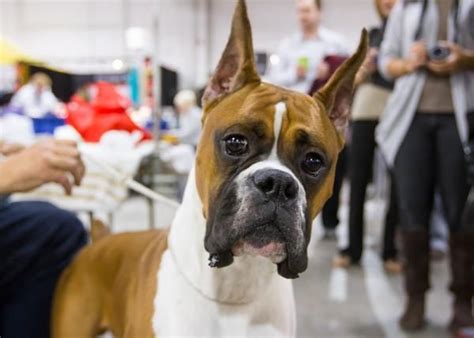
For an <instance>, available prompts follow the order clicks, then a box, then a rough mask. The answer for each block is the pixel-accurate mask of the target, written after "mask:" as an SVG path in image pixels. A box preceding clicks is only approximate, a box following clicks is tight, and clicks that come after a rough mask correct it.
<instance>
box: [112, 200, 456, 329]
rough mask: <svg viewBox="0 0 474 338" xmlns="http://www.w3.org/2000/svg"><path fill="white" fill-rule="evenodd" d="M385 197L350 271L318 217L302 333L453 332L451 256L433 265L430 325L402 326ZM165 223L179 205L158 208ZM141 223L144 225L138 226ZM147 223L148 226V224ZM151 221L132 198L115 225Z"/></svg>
mask: <svg viewBox="0 0 474 338" xmlns="http://www.w3.org/2000/svg"><path fill="white" fill-rule="evenodd" d="M383 209H384V208H383V203H381V202H377V201H375V202H374V201H372V202H370V203H368V205H367V215H368V220H369V222H368V223H369V224H368V228H369V229H368V230H369V231H368V235H367V238H366V242H367V244H366V250H365V253H364V258H363V263H362V265H361V266H360V267H357V268H352V269H350V270H348V271H345V270H341V269H333V268H332V267H331V261H332V258H333V256H334V255H335V254H336V252H337V247H338V243H337V242H336V241H324V240H321V239H320V237H321V232H322V231H321V227H320V224H319V222H318V221H317V222H316V225H315V227H314V231H313V233H314V234H313V241H312V243H311V247H310V265H309V268H308V270H307V271H306V272H305V273H304V274H303V275H302V276H301V278H300V279H298V280H296V281H295V283H294V286H295V294H296V304H297V317H298V337H311V338H329V337H332V338H382V337H387V338H441V337H446V338H448V337H450V335H449V334H448V333H447V331H446V329H445V328H446V326H447V323H448V320H449V316H450V297H449V293H448V291H447V288H446V286H447V285H448V270H447V264H446V262H445V261H444V262H441V263H434V264H433V265H432V289H431V291H430V293H429V297H428V315H427V317H428V325H427V328H426V330H425V331H423V332H421V333H419V334H416V335H408V334H405V333H403V332H401V331H400V330H399V328H398V326H397V319H398V317H399V315H400V313H401V312H402V310H403V303H404V296H403V290H402V282H401V278H400V276H388V275H386V274H385V272H384V271H383V267H382V265H381V262H380V260H379V256H378V251H379V248H378V241H377V239H378V238H379V237H380V236H379V232H380V226H379V225H380V224H381V220H382V216H383ZM156 212H157V219H158V220H159V222H158V223H159V225H160V226H165V225H167V224H169V222H170V221H171V219H172V217H173V211H172V210H168V209H157V211H156ZM340 214H341V220H342V221H341V225H340V228H339V230H338V233H339V237H340V238H341V240H340V241H339V245H342V244H343V242H344V241H343V238H344V237H345V236H344V234H345V231H347V225H346V221H345V219H346V217H345V216H346V214H347V207H346V206H343V207H342V209H341V213H340ZM137 225H141V226H137ZM144 225H145V226H144ZM146 225H147V206H146V204H145V203H144V201H143V200H142V199H141V198H132V199H131V200H129V201H128V202H126V203H125V204H124V205H123V207H122V208H120V210H119V211H118V212H117V214H116V216H115V221H114V230H115V231H125V230H140V229H143V228H146Z"/></svg>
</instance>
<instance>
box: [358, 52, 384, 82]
mask: <svg viewBox="0 0 474 338" xmlns="http://www.w3.org/2000/svg"><path fill="white" fill-rule="evenodd" d="M378 55H379V51H378V49H377V48H371V49H369V51H368V52H367V56H366V57H365V60H364V63H363V64H362V65H361V66H360V68H359V71H358V72H357V75H356V80H355V83H356V84H360V83H362V82H364V81H365V80H366V79H367V77H369V76H370V75H372V74H373V73H375V71H376V70H377V57H378Z"/></svg>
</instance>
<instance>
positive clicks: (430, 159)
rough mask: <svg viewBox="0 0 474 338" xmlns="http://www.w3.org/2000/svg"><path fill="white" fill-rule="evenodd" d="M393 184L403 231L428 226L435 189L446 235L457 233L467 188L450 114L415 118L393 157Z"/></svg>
mask: <svg viewBox="0 0 474 338" xmlns="http://www.w3.org/2000/svg"><path fill="white" fill-rule="evenodd" d="M395 181H396V185H397V193H398V197H399V209H400V223H401V226H402V227H403V229H405V230H407V231H410V230H416V229H419V228H420V227H428V226H429V224H430V216H431V211H432V207H433V196H434V192H435V189H436V187H438V188H439V192H440V195H441V200H442V204H443V209H444V215H445V217H446V221H447V223H448V226H449V229H450V232H451V233H455V232H457V231H459V230H461V225H462V223H461V215H462V211H463V209H464V205H465V202H466V198H467V193H468V185H467V180H466V171H465V162H464V153H463V148H462V144H461V141H460V138H459V134H458V129H457V126H456V120H455V116H454V114H423V113H418V114H417V115H416V116H415V118H414V120H413V122H412V125H411V126H410V129H409V130H408V133H407V135H406V136H405V139H404V141H403V143H402V145H401V147H400V149H399V151H398V154H397V158H396V161H395Z"/></svg>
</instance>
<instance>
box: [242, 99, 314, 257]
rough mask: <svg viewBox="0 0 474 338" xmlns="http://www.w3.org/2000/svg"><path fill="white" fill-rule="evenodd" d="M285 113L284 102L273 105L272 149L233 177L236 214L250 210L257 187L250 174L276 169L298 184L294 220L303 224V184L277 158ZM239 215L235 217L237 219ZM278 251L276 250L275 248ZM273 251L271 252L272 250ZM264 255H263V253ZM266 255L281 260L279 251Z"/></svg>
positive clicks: (304, 201)
mask: <svg viewBox="0 0 474 338" xmlns="http://www.w3.org/2000/svg"><path fill="white" fill-rule="evenodd" d="M286 113H287V107H286V104H285V103H284V102H280V103H278V104H276V105H275V119H274V122H273V130H274V139H275V141H274V143H273V147H272V150H271V152H270V154H269V156H268V158H267V159H266V160H263V161H260V162H256V163H254V164H253V165H251V166H250V167H248V168H247V169H245V170H244V171H242V172H241V173H240V174H239V175H238V176H237V177H236V179H235V182H236V184H237V200H238V201H239V202H238V203H240V206H239V211H238V212H237V214H245V213H246V212H247V211H248V210H251V206H252V200H251V197H250V196H251V195H252V192H254V191H255V189H258V188H257V187H256V186H255V185H254V184H252V183H250V182H251V180H252V176H253V175H254V174H255V173H256V172H257V171H261V170H278V171H281V172H284V173H286V174H288V175H290V176H291V177H292V178H293V179H294V180H295V182H296V183H297V185H298V188H299V189H298V197H297V199H298V201H297V204H298V209H299V210H298V213H297V214H296V215H295V221H296V222H297V223H298V224H302V225H303V224H304V217H305V216H304V215H305V209H306V192H305V190H304V187H303V184H302V183H301V182H300V180H299V179H298V178H297V177H296V175H295V174H294V173H293V171H292V170H291V169H290V168H288V167H287V166H285V165H284V164H283V163H282V162H281V161H280V159H279V156H278V142H279V140H280V136H281V129H282V125H283V119H284V117H285V115H286ZM239 218H240V217H237V219H239ZM295 231H301V232H302V231H303V229H302V228H301V229H299V228H296V229H295ZM240 249H242V250H241V251H243V253H247V254H252V250H250V249H248V248H247V247H245V246H241V248H240ZM277 251H278V250H277ZM272 253H273V252H272ZM264 256H265V255H264ZM267 257H269V258H270V259H274V260H275V261H281V260H282V259H283V257H282V256H281V252H276V255H272V254H268V255H267Z"/></svg>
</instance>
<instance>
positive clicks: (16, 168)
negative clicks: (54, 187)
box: [0, 140, 87, 338]
mask: <svg viewBox="0 0 474 338" xmlns="http://www.w3.org/2000/svg"><path fill="white" fill-rule="evenodd" d="M0 154H2V156H6V154H8V156H6V157H4V158H3V159H1V160H0V257H2V260H0V337H2V338H32V337H35V338H48V337H49V336H50V334H49V332H50V328H49V323H50V311H51V303H52V298H53V292H54V289H55V286H56V282H57V280H58V279H59V276H60V274H61V272H62V271H63V269H64V268H65V267H66V266H67V265H68V264H69V262H70V261H71V260H72V258H73V257H74V256H75V254H76V253H77V252H78V251H79V249H81V248H82V247H83V246H84V245H85V244H86V243H87V233H86V231H85V230H84V227H83V225H82V223H81V222H80V221H79V220H78V219H77V218H76V216H74V215H73V214H72V213H70V212H68V211H65V210H61V209H58V208H56V207H54V206H52V205H51V204H48V203H45V202H15V203H13V202H10V201H9V199H8V197H7V196H8V194H11V193H15V192H25V191H29V190H32V189H35V188H37V187H39V186H41V185H43V184H45V183H50V182H55V183H57V184H60V185H62V186H63V187H64V189H65V191H66V193H71V191H72V186H73V183H74V184H80V182H81V180H82V177H83V176H84V171H85V169H84V165H83V163H82V161H81V157H80V154H79V151H78V150H77V147H76V144H75V143H74V142H71V141H54V140H44V141H41V142H39V143H37V144H35V145H33V146H31V147H29V148H25V149H21V148H19V147H16V146H15V147H12V146H9V145H5V144H0ZM70 177H71V178H73V179H74V182H73V183H72V182H71V181H70Z"/></svg>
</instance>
